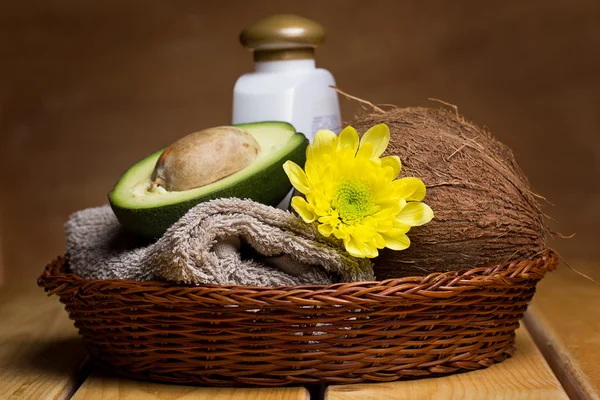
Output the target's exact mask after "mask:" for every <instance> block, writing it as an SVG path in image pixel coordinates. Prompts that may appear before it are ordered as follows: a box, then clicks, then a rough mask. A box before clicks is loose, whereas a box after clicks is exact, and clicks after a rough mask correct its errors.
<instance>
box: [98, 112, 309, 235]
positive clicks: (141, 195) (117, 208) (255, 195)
mask: <svg viewBox="0 0 600 400" xmlns="http://www.w3.org/2000/svg"><path fill="white" fill-rule="evenodd" d="M235 126H237V127H240V128H242V129H245V130H247V131H248V132H249V133H251V134H252V136H254V138H255V139H256V140H257V142H258V143H259V144H260V147H261V152H260V154H259V156H258V158H257V159H256V160H255V161H254V163H252V164H251V165H249V166H248V167H246V168H244V169H242V170H240V171H238V172H236V173H234V174H232V175H229V176H227V177H225V178H223V179H221V180H219V181H216V182H213V183H210V184H208V185H206V186H203V187H200V188H196V189H190V190H186V191H181V192H168V191H166V190H165V189H164V188H160V187H158V188H154V189H152V190H151V187H152V185H151V176H152V172H153V170H154V167H155V165H156V161H157V160H158V158H159V157H160V155H161V154H162V150H161V151H158V152H156V153H154V154H152V155H150V156H148V157H146V158H145V159H143V160H142V161H140V162H138V163H137V164H135V165H133V166H132V167H131V168H129V169H128V170H127V171H126V172H125V174H123V176H122V177H121V179H120V180H119V182H117V184H116V185H115V187H114V189H113V190H112V191H111V192H110V193H109V194H108V197H109V201H110V204H111V206H112V208H113V211H114V212H115V215H116V216H117V218H118V219H119V221H120V222H121V224H122V225H124V226H125V227H126V228H128V229H129V230H131V231H133V232H136V233H138V234H140V235H143V236H150V237H159V236H161V235H162V234H163V233H164V232H165V231H166V229H168V227H169V226H171V225H172V224H173V223H174V222H176V221H177V220H178V219H179V218H181V217H182V216H183V215H184V214H185V213H186V212H187V211H188V210H189V209H190V208H192V207H193V206H195V205H196V204H198V203H201V202H204V201H209V200H212V199H217V198H224V197H238V198H247V199H251V200H254V201H257V202H260V203H264V204H268V205H272V206H275V205H277V204H278V203H279V202H280V201H281V200H282V199H283V198H284V197H285V195H286V194H287V193H288V192H289V190H290V189H291V187H292V185H291V183H290V182H289V180H288V178H287V176H286V175H285V172H284V170H283V167H282V166H283V163H284V162H285V161H287V160H291V161H294V162H295V163H297V164H299V165H301V166H303V165H304V162H305V160H306V158H305V151H306V146H307V145H308V141H307V140H306V138H305V137H304V135H302V134H301V133H296V131H295V130H294V128H293V127H292V126H291V125H290V124H287V123H285V122H260V123H251V124H241V125H235Z"/></svg>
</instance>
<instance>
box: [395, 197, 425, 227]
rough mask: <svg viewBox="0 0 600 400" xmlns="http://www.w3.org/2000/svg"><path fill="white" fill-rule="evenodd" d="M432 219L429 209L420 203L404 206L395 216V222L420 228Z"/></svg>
mask: <svg viewBox="0 0 600 400" xmlns="http://www.w3.org/2000/svg"><path fill="white" fill-rule="evenodd" d="M432 219H433V211H432V210H431V208H430V207H429V206H428V205H427V204H425V203H421V202H411V203H407V204H406V206H404V208H403V209H402V210H401V211H400V213H398V215H396V221H398V222H401V223H404V224H407V225H410V226H420V225H423V224H426V223H428V222H429V221H431V220H432Z"/></svg>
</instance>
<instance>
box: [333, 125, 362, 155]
mask: <svg viewBox="0 0 600 400" xmlns="http://www.w3.org/2000/svg"><path fill="white" fill-rule="evenodd" d="M358 143H359V139H358V133H357V132H356V129H354V128H353V127H351V126H347V127H345V128H344V129H343V130H342V131H341V132H340V134H339V136H338V147H337V148H338V150H343V149H350V151H351V153H352V156H354V155H355V154H356V151H357V150H358Z"/></svg>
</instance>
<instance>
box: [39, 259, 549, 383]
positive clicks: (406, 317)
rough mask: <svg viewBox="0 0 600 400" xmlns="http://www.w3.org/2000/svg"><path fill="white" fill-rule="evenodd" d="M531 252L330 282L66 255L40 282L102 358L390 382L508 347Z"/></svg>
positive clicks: (183, 377)
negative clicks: (223, 278) (196, 277)
mask: <svg viewBox="0 0 600 400" xmlns="http://www.w3.org/2000/svg"><path fill="white" fill-rule="evenodd" d="M556 262H557V256H556V254H555V253H554V252H553V251H548V252H547V253H546V254H544V255H543V256H541V257H539V258H536V259H534V260H528V261H515V262H511V263H507V264H504V265H496V266H492V267H489V268H476V269H470V270H466V271H462V272H447V273H436V274H431V275H429V276H426V277H407V278H401V279H391V280H387V281H383V282H354V283H344V284H336V285H331V286H327V287H317V286H314V287H281V288H258V287H246V286H215V285H207V286H202V287H191V286H176V285H173V284H170V283H165V282H135V281H125V280H104V281H101V280H84V279H82V278H81V277H79V276H77V275H74V274H71V273H69V272H68V263H67V262H66V260H65V259H64V258H62V257H60V258H58V259H57V260H55V261H54V262H52V263H51V264H49V265H48V266H47V267H46V269H45V271H44V273H43V274H42V276H40V278H39V280H38V284H39V285H40V286H42V287H44V288H45V289H46V290H47V291H48V292H49V293H50V294H57V295H58V296H60V299H61V301H62V302H63V303H64V304H65V308H66V310H67V311H68V313H69V315H70V317H71V319H73V320H74V321H75V326H76V327H77V328H78V329H79V332H80V334H81V336H82V337H83V340H84V341H85V343H86V345H87V347H88V349H89V351H90V352H91V354H92V355H93V356H94V357H95V359H96V360H97V361H98V363H99V364H100V365H101V366H105V367H107V368H110V369H111V370H112V371H115V372H117V373H119V374H121V375H124V376H128V377H132V378H136V379H145V380H155V381H166V382H176V383H185V384H200V385H214V386H223V385H227V386H236V385H260V386H281V385H287V384H310V383H357V382H362V381H392V380H396V379H399V378H403V377H421V376H429V375H438V374H448V373H453V372H457V371H466V370H474V369H479V368H484V367H488V366H490V365H491V364H493V363H496V362H500V361H502V360H504V359H505V358H506V357H507V356H508V355H510V354H511V352H512V351H513V344H514V338H515V335H514V331H515V329H516V328H517V327H518V326H519V320H520V319H521V317H522V316H523V313H524V312H525V310H526V308H527V304H528V303H529V301H530V300H531V298H532V296H533V294H534V292H535V286H536V284H537V282H538V281H539V280H540V279H541V278H543V276H544V275H545V273H546V272H548V271H550V270H552V269H554V267H555V265H556Z"/></svg>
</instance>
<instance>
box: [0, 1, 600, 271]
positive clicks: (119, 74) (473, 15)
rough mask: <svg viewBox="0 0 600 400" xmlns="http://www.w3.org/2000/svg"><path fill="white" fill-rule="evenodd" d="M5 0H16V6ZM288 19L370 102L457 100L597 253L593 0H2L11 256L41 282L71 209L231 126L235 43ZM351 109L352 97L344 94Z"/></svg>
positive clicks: (584, 248) (1, 152)
mask: <svg viewBox="0 0 600 400" xmlns="http://www.w3.org/2000/svg"><path fill="white" fill-rule="evenodd" d="M7 3H8V4H7ZM280 12H294V13H299V14H302V15H304V16H307V17H310V18H314V19H316V20H318V21H320V22H321V23H322V24H323V25H325V27H326V29H327V31H328V38H327V41H326V44H325V45H324V46H322V48H320V49H319V51H318V58H317V62H318V65H319V66H321V67H324V68H327V69H329V70H330V71H331V72H332V73H333V74H334V76H335V77H336V79H337V82H338V85H339V86H340V87H341V88H342V89H344V90H345V91H347V92H350V93H352V94H354V95H357V96H359V97H362V98H365V99H369V100H371V101H373V102H375V103H394V104H397V105H401V106H408V105H433V106H437V105H435V104H432V103H430V102H428V101H427V98H428V97H436V98H440V99H444V100H446V101H449V102H452V103H454V104H457V105H458V106H459V107H460V110H461V112H463V113H464V114H465V115H466V116H467V117H469V118H470V119H473V120H475V121H476V122H478V123H480V124H482V125H486V126H487V127H489V128H490V129H491V130H492V132H494V133H495V134H496V136H497V137H499V138H500V140H502V141H504V142H505V143H507V144H509V145H510V146H512V147H513V149H514V150H515V152H516V153H517V156H518V158H519V160H520V162H521V164H522V166H523V168H524V170H525V171H526V173H527V174H528V176H529V177H530V180H531V182H532V183H533V185H534V187H535V188H536V189H537V190H538V191H539V192H541V193H542V194H544V195H545V196H546V197H547V198H548V199H549V200H550V201H551V202H552V203H554V204H555V206H553V207H547V208H546V212H547V213H549V214H551V215H552V216H553V217H554V218H555V219H556V220H558V221H559V223H560V224H559V225H558V229H559V230H560V231H562V232H563V233H567V234H568V233H573V232H575V233H577V236H576V238H575V239H571V240H568V241H565V240H562V241H559V242H558V243H555V246H556V247H558V249H559V250H561V251H562V253H563V255H565V256H567V257H568V258H598V257H599V256H600V246H598V239H597V233H596V232H597V230H598V228H600V207H599V204H600V190H599V186H600V185H599V183H598V180H599V178H598V176H599V175H600V113H599V111H600V54H599V52H600V22H599V21H600V2H598V1H547V0H532V1H526V2H521V1H512V2H506V1H503V2H487V1H454V2H450V1H410V2H409V1H375V0H374V1H364V0H356V1H314V0H311V1H294V2H275V1H214V2H212V1H211V2H201V1H132V0H121V1H102V2H92V1H87V2H86V1H54V2H52V1H46V2H35V3H34V2H3V4H2V5H0V60H1V61H0V134H1V136H0V171H2V180H1V183H2V184H1V186H0V193H1V197H0V200H1V202H0V206H1V208H0V224H1V230H0V240H1V241H2V250H1V251H0V257H1V258H0V265H1V264H3V265H4V280H5V281H6V282H19V281H27V280H30V281H33V280H34V278H35V277H36V276H37V275H38V274H39V273H40V272H41V269H42V268H43V266H44V264H45V263H46V262H47V261H49V260H50V259H51V258H52V257H54V256H55V255H57V254H59V253H61V252H62V250H63V246H64V242H63V237H62V224H63V222H64V220H65V219H66V217H67V216H68V215H69V213H71V212H73V211H75V210H77V209H81V208H83V207H89V206H95V205H100V204H102V203H104V202H105V201H106V197H105V196H106V192H107V191H108V190H109V189H110V188H111V186H112V185H113V184H114V182H115V181H116V180H117V179H118V177H119V175H120V173H121V172H123V170H124V169H125V168H126V167H127V166H128V165H130V164H131V163H133V162H135V161H137V160H138V159H139V158H140V157H142V156H144V155H146V154H148V153H150V152H152V151H154V150H156V149H157V148H160V147H161V146H164V145H166V144H168V143H169V142H171V141H173V140H174V139H175V138H177V137H179V136H181V135H183V134H186V133H189V132H191V131H194V130H198V129H200V128H203V127H207V126H211V125H217V124H225V123H228V122H230V115H231V95H232V88H233V84H234V82H235V79H236V78H237V77H238V76H239V75H241V74H242V73H244V72H247V71H249V70H251V69H252V62H251V56H250V54H248V53H247V52H246V51H244V50H243V49H242V48H241V47H240V45H239V44H238V42H237V35H238V33H239V31H240V30H241V29H242V28H243V27H244V26H246V25H248V24H249V23H252V22H253V21H254V20H256V19H258V18H260V17H262V16H265V15H268V14H271V13H280ZM342 105H343V112H344V116H345V117H346V118H349V117H351V115H352V113H353V112H354V111H355V109H356V106H355V105H354V104H351V103H350V102H348V101H346V100H342Z"/></svg>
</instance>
